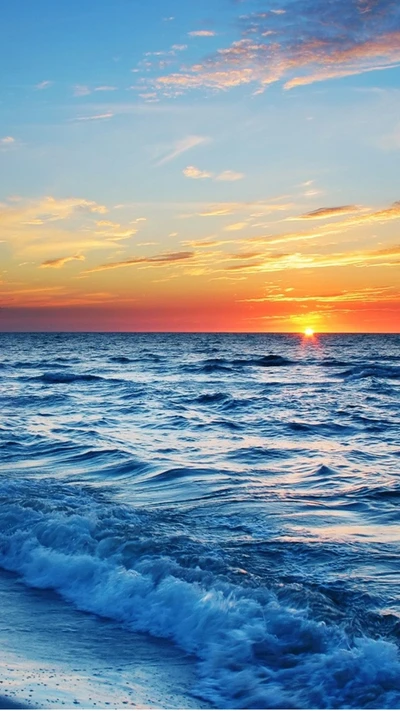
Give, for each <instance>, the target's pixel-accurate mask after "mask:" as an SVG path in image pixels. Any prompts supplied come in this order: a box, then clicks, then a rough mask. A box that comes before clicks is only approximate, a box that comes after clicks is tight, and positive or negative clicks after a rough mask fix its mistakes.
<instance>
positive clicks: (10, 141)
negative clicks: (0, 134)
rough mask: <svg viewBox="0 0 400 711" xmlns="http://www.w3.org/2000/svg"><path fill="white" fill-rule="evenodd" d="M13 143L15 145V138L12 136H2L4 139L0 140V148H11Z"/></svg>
mask: <svg viewBox="0 0 400 711" xmlns="http://www.w3.org/2000/svg"><path fill="white" fill-rule="evenodd" d="M13 143H15V138H13V137H12V136H4V138H0V145H1V146H12V145H13Z"/></svg>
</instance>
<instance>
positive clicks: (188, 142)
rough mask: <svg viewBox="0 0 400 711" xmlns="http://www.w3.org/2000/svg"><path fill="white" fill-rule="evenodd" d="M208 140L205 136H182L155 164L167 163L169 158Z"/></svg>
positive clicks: (175, 156) (172, 158) (171, 158)
mask: <svg viewBox="0 0 400 711" xmlns="http://www.w3.org/2000/svg"><path fill="white" fill-rule="evenodd" d="M208 140H209V139H208V138H206V137H205V136H187V137H186V138H182V139H180V140H179V141H177V142H176V143H175V145H174V147H173V149H172V150H171V151H169V152H168V153H167V154H166V155H165V156H164V157H163V158H161V159H160V160H159V161H158V162H157V163H156V165H165V163H169V162H170V161H171V160H174V158H177V157H178V156H180V155H182V153H186V151H190V149H191V148H195V146H200V145H201V144H202V143H207V142H208Z"/></svg>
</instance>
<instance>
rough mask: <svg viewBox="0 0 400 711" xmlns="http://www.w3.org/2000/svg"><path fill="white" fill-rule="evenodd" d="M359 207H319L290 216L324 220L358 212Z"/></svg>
mask: <svg viewBox="0 0 400 711" xmlns="http://www.w3.org/2000/svg"><path fill="white" fill-rule="evenodd" d="M360 210H361V208H360V207H359V206H358V205H339V206H338V207H319V208H318V209H317V210H312V211H311V212H305V213H304V214H303V215H299V216H298V217H291V218H289V219H291V220H325V219H327V218H328V217H336V216H337V215H348V214H349V213H353V212H359V211H360Z"/></svg>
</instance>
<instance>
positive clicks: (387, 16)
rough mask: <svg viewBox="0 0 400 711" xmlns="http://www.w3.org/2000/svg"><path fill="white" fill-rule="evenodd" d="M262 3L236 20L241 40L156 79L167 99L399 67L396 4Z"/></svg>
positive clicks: (344, 0)
mask: <svg viewBox="0 0 400 711" xmlns="http://www.w3.org/2000/svg"><path fill="white" fill-rule="evenodd" d="M271 4H273V3H271V2H268V3H267V2H266V0H262V1H261V3H260V5H259V8H258V10H257V11H255V12H250V13H249V14H247V15H242V16H241V17H240V18H239V19H238V30H239V39H238V40H236V41H235V42H233V43H232V44H231V45H230V46H228V47H225V48H221V49H219V50H218V51H217V52H216V53H215V54H213V55H212V56H208V57H206V58H205V59H204V60H203V61H200V62H198V63H196V64H194V65H192V66H190V67H182V69H181V71H178V72H173V73H170V74H165V75H163V76H159V77H158V79H157V80H156V82H155V84H156V86H157V87H158V88H159V89H160V90H162V91H163V92H164V93H166V94H172V95H173V94H179V93H182V92H184V91H186V90H187V89H195V88H200V87H203V88H209V89H217V90H218V89H228V88H230V87H235V86H240V85H244V84H252V83H254V84H258V91H260V90H263V88H265V87H266V86H268V85H269V84H272V83H274V82H277V81H282V82H283V84H284V87H285V88H286V89H291V88H293V87H296V86H301V85H305V84H311V83H314V82H317V81H325V80H328V79H334V78H339V77H343V76H350V75H352V74H360V73H363V72H368V71H372V70H376V69H384V68H388V67H394V66H397V65H398V64H399V63H400V6H399V4H398V3H396V2H393V1H392V0H374V1H373V2H370V3H369V4H367V3H366V2H364V1H363V0H335V2H326V0H282V1H281V2H280V3H279V7H275V8H271Z"/></svg>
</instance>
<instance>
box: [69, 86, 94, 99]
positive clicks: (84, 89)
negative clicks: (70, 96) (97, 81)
mask: <svg viewBox="0 0 400 711" xmlns="http://www.w3.org/2000/svg"><path fill="white" fill-rule="evenodd" d="M73 90H74V96H89V94H91V93H92V92H91V90H90V89H89V87H88V86H86V85H85V84H75V86H74V87H73Z"/></svg>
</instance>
